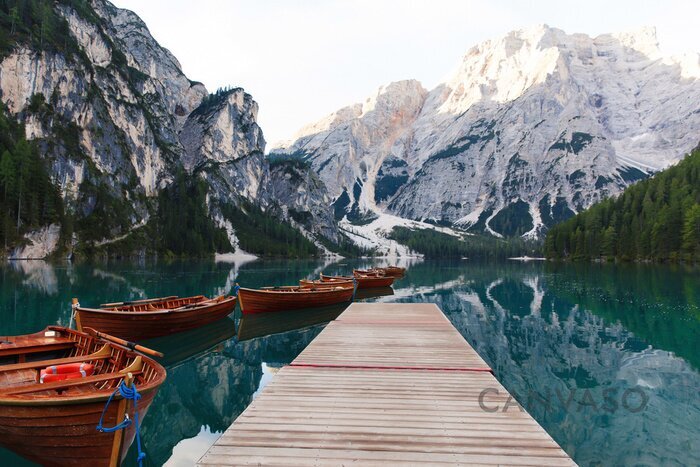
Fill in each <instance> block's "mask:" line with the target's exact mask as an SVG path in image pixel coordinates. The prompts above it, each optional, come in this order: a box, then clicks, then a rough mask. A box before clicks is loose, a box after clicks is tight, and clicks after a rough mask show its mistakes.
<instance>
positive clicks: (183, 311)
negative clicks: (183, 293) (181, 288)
mask: <svg viewBox="0 0 700 467" xmlns="http://www.w3.org/2000/svg"><path fill="white" fill-rule="evenodd" d="M235 307H236V297H234V296H224V295H222V296H219V297H216V298H211V299H209V298H207V297H205V296H204V295H196V296H194V297H183V298H180V297H165V298H162V299H155V300H140V301H136V302H121V303H108V304H105V305H102V307H101V308H83V307H81V306H76V307H75V313H76V315H75V321H76V325H77V328H78V330H82V329H83V328H86V327H89V328H93V329H97V330H98V331H102V332H106V333H107V334H111V335H114V336H118V337H122V338H124V339H127V340H130V341H140V340H143V339H150V338H152V337H160V336H166V335H169V334H174V333H177V332H183V331H187V330H188V329H193V328H197V327H200V326H204V325H205V324H208V323H212V322H214V321H218V320H220V319H222V318H225V317H226V316H228V315H229V314H231V312H232V311H233V309H234V308H235Z"/></svg>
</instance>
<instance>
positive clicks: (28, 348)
mask: <svg viewBox="0 0 700 467" xmlns="http://www.w3.org/2000/svg"><path fill="white" fill-rule="evenodd" d="M73 347H75V341H73V340H71V339H68V338H67V337H60V336H52V337H35V336H32V337H31V338H29V337H27V336H19V337H17V338H15V337H9V338H8V337H0V357H11V356H17V357H18V360H19V361H20V363H22V362H23V361H24V359H25V355H27V354H32V353H38V352H41V353H44V352H53V351H57V350H68V349H71V348H73Z"/></svg>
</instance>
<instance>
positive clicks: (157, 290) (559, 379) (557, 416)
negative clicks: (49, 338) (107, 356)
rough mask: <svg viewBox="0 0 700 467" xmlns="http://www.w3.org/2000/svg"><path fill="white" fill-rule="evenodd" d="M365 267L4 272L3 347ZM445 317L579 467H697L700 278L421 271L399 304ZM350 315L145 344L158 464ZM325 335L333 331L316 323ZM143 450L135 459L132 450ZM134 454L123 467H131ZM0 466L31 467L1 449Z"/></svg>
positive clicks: (659, 271) (215, 430)
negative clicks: (105, 307)
mask: <svg viewBox="0 0 700 467" xmlns="http://www.w3.org/2000/svg"><path fill="white" fill-rule="evenodd" d="M370 264H371V262H367V261H341V262H339V263H322V262H314V261H260V260H258V261H253V262H250V263H247V264H243V265H236V264H229V263H215V262H177V263H170V264H163V263H150V262H145V263H140V264H139V263H105V264H97V265H87V264H75V265H71V264H64V265H50V264H47V263H44V262H40V261H35V262H15V263H8V264H5V265H3V266H1V267H0V274H1V276H0V277H1V281H2V282H1V284H0V335H12V334H26V333H30V332H35V331H37V330H40V329H43V328H44V327H45V326H46V325H49V324H62V325H67V323H68V321H69V319H70V299H71V297H78V298H79V299H80V302H81V304H83V305H86V306H90V305H95V304H99V303H103V302H109V301H117V300H122V299H135V298H140V297H145V296H163V295H194V294H200V293H202V294H206V295H218V294H222V293H225V292H227V291H229V290H230V289H231V288H232V286H233V284H234V283H235V282H239V283H240V284H242V285H245V286H249V287H258V286H263V285H284V284H294V283H296V281H297V280H298V279H299V278H302V277H315V276H317V275H318V273H319V272H324V273H328V274H333V273H337V272H341V273H347V272H349V271H350V270H351V269H352V268H353V267H366V266H369V265H370ZM380 293H381V296H377V297H366V298H362V300H368V301H386V302H430V303H436V304H437V305H439V306H440V308H441V309H442V310H443V311H444V312H445V314H446V315H447V317H448V318H449V319H450V321H451V322H452V323H453V324H454V325H455V327H456V328H457V329H458V330H459V331H460V332H461V333H462V335H463V336H464V337H465V338H466V339H467V341H469V343H470V344H471V345H472V346H473V347H474V348H475V349H476V350H477V351H478V352H479V354H480V355H481V356H482V357H483V358H484V360H486V362H487V363H488V364H489V365H490V366H491V367H492V368H493V370H494V373H495V375H496V377H497V378H498V379H499V380H500V381H501V383H502V384H503V385H504V386H505V387H506V388H507V389H508V390H509V391H510V392H511V393H512V394H513V395H515V396H516V398H517V399H518V401H519V402H520V403H521V404H522V405H523V406H525V407H526V408H527V409H528V411H529V412H530V413H531V414H532V415H533V416H534V417H535V418H536V419H537V421H538V422H539V423H540V424H541V425H542V426H543V427H544V428H545V429H546V430H547V432H548V433H549V434H550V435H551V436H552V437H553V438H554V439H555V440H556V441H557V442H558V443H559V444H560V445H561V446H562V447H563V448H564V449H565V450H566V452H567V453H568V454H569V455H571V456H572V457H573V459H574V460H575V461H576V462H577V463H578V464H579V465H582V466H589V465H592V466H596V465H699V464H700V271H698V270H697V269H695V270H693V269H688V268H683V267H670V266H669V267H667V266H647V265H626V266H617V265H553V264H549V263H542V262H535V263H518V262H504V263H495V264H474V263H471V262H469V261H417V262H415V263H413V264H410V265H409V268H408V272H407V274H406V277H405V278H403V279H401V280H399V281H398V282H396V284H395V286H394V290H393V294H391V295H388V293H390V291H387V290H384V291H380ZM340 311H342V310H341V309H324V310H315V311H314V310H310V311H304V312H297V313H291V312H290V313H279V314H275V315H274V316H272V317H270V316H268V317H260V318H255V319H252V320H251V319H248V317H246V318H244V319H241V317H240V312H239V311H237V312H236V314H233V315H231V316H230V317H229V318H227V319H226V320H224V321H221V322H219V323H214V324H213V325H209V326H207V327H205V328H201V329H198V330H194V331H191V332H188V333H184V334H180V335H175V336H170V337H168V338H162V339H158V340H152V341H148V342H147V345H149V346H151V347H154V348H158V349H159V350H162V351H163V352H164V353H165V354H166V356H165V358H164V361H163V363H164V365H165V366H166V368H167V369H168V379H167V381H166V382H165V384H164V385H163V387H162V388H161V390H160V392H159V394H158V396H157V397H156V399H155V401H154V403H153V405H152V406H151V408H150V410H149V412H148V416H147V417H146V419H145V421H144V423H143V427H142V436H143V443H144V446H145V451H146V453H147V456H148V457H147V459H146V465H163V464H167V465H173V466H189V465H192V464H193V463H194V462H195V461H196V460H197V459H198V458H199V457H200V456H201V455H202V454H203V453H204V451H205V450H206V449H207V448H208V447H209V446H210V445H211V444H212V443H213V442H214V441H215V440H216V438H217V436H218V435H219V434H220V433H221V432H222V431H223V430H225V429H226V428H227V427H228V426H229V425H230V424H231V423H232V422H233V420H235V418H236V417H237V416H238V415H239V414H240V413H241V412H242V411H243V410H244V409H245V408H246V406H247V405H248V404H249V403H250V401H251V400H252V399H253V398H254V397H255V396H256V395H257V393H258V392H259V391H260V390H261V388H262V387H264V385H265V384H267V382H269V380H270V379H271V378H272V376H273V375H274V373H275V372H276V371H277V369H279V368H280V367H282V366H284V365H286V364H288V363H289V362H291V361H292V360H293V359H294V358H295V357H296V356H297V355H298V354H299V353H300V352H301V351H302V350H303V349H304V348H305V346H306V345H307V344H308V343H309V342H310V341H311V340H312V339H313V338H314V337H315V336H316V335H317V334H318V333H319V332H320V331H321V330H322V329H323V326H324V324H322V323H324V322H327V321H328V320H331V319H333V318H334V317H335V316H337V315H338V314H339V313H340ZM317 323H321V324H317ZM132 448H133V446H132ZM133 451H134V450H133V449H132V452H131V454H130V457H129V458H128V459H127V460H126V461H125V463H124V465H135V455H134V453H133ZM0 465H18V466H22V465H31V464H29V463H27V462H26V461H24V460H22V459H20V458H18V457H16V456H15V455H14V454H12V453H11V452H9V451H5V450H2V449H0Z"/></svg>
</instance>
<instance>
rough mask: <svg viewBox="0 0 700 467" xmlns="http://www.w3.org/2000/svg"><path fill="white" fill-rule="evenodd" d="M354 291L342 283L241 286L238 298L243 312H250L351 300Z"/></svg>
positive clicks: (306, 306)
mask: <svg viewBox="0 0 700 467" xmlns="http://www.w3.org/2000/svg"><path fill="white" fill-rule="evenodd" d="M354 293H355V289H354V288H353V287H352V286H351V287H347V286H343V285H333V286H331V287H326V286H312V287H300V286H286V287H268V288H263V289H259V290H256V289H245V288H241V289H239V291H238V300H239V302H240V304H241V311H242V312H243V314H250V313H265V312H270V311H284V310H298V309H302V308H315V307H320V306H328V305H335V304H338V303H346V302H350V301H352V297H353V295H354Z"/></svg>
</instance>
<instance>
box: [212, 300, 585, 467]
mask: <svg viewBox="0 0 700 467" xmlns="http://www.w3.org/2000/svg"><path fill="white" fill-rule="evenodd" d="M484 390H488V396H487V397H485V398H483V405H484V406H487V409H484V408H483V407H482V405H481V404H480V402H479V399H480V395H482V392H483V391H484ZM508 398H509V394H508V392H507V391H506V390H505V389H504V388H503V387H502V386H501V385H500V384H499V383H498V381H497V380H496V378H495V377H494V376H493V374H492V373H491V371H490V368H489V367H488V366H487V365H486V363H485V362H484V361H483V360H482V359H481V357H479V355H478V354H477V353H476V351H474V349H473V348H472V347H471V346H470V345H469V344H468V343H467V342H466V341H465V340H464V338H463V337H462V336H461V335H460V334H459V332H458V331H457V330H456V329H455V328H454V326H452V324H451V323H450V322H449V320H448V319H447V318H446V317H445V316H444V314H443V313H442V312H441V311H440V309H439V308H438V307H437V306H435V305H432V304H412V303H401V304H370V303H355V304H352V305H351V306H350V307H349V308H348V309H347V310H346V311H344V312H343V313H342V314H341V315H340V316H339V317H338V318H337V319H336V320H335V321H332V322H331V323H329V324H328V326H326V328H325V329H324V330H323V331H322V332H321V333H320V334H319V335H318V336H317V337H316V339H314V340H313V342H312V343H311V344H309V346H308V347H307V348H306V349H305V350H304V351H303V352H302V353H301V354H300V355H299V356H298V357H297V358H296V359H295V360H294V361H293V362H292V363H291V364H290V365H288V366H286V367H284V368H282V369H281V370H280V371H279V372H278V373H277V374H276V375H275V376H274V378H273V379H272V381H271V382H270V383H269V384H268V385H267V386H266V387H265V389H264V390H263V391H262V392H261V394H260V395H259V396H258V397H257V398H256V399H255V400H254V401H253V402H252V403H251V404H250V406H248V408H247V409H246V410H245V411H244V412H243V413H242V414H241V415H240V416H239V417H238V419H237V420H236V421H235V422H234V423H233V425H231V426H230V427H229V428H228V430H226V432H225V433H224V434H223V435H222V436H221V437H220V438H219V440H218V441H217V442H216V443H215V444H214V445H213V446H212V447H211V448H210V449H209V450H208V451H207V453H206V454H205V455H204V456H203V457H202V458H201V459H200V460H199V465H201V466H209V465H251V464H252V465H346V464H353V465H378V464H383V465H397V464H401V465H406V464H419V463H429V464H452V465H531V466H559V465H575V464H574V462H573V461H572V460H571V459H570V458H569V456H568V455H567V454H566V453H565V452H564V451H563V450H562V449H561V448H560V447H559V446H558V445H557V443H556V442H555V441H554V440H552V438H551V437H550V436H549V435H548V434H547V433H546V432H545V431H544V429H542V427H541V426H540V425H539V424H537V422H536V421H535V420H534V419H533V418H532V417H531V416H530V415H529V414H528V413H527V412H525V411H521V410H520V409H519V408H518V407H514V406H512V405H508V406H507V400H508ZM506 406H507V408H506ZM495 407H498V410H496V411H492V410H493V408H495Z"/></svg>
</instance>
